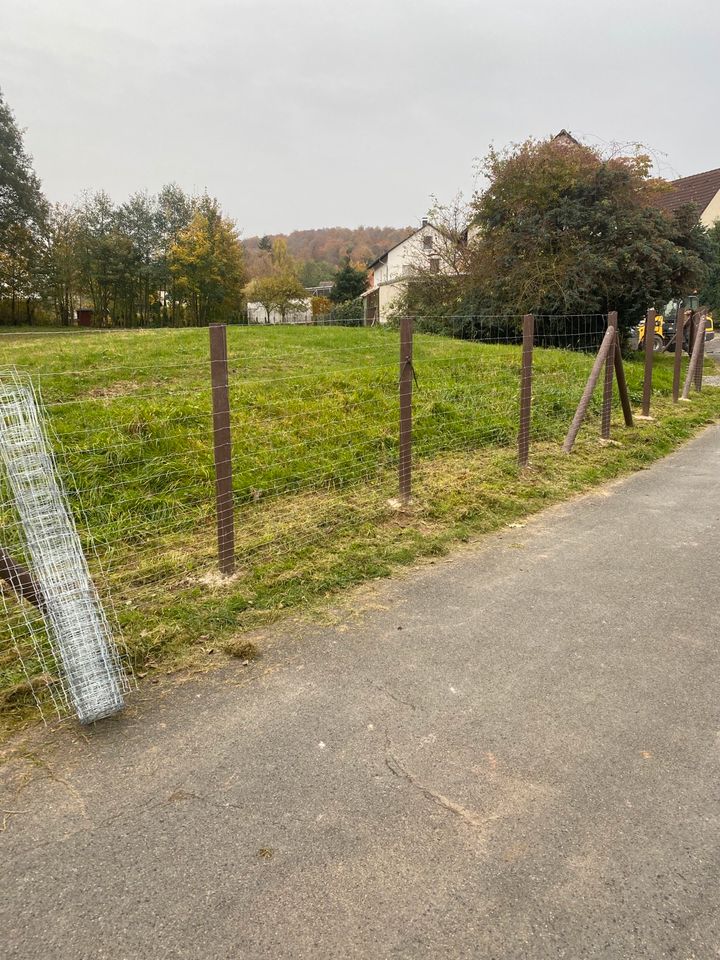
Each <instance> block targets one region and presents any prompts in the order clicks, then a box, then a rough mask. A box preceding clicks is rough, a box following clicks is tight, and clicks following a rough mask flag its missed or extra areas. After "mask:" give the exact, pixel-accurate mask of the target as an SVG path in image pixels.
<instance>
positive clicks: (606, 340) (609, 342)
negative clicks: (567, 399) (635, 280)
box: [563, 326, 615, 453]
mask: <svg viewBox="0 0 720 960" xmlns="http://www.w3.org/2000/svg"><path fill="white" fill-rule="evenodd" d="M614 341H615V327H610V326H609V327H608V328H607V330H606V331H605V336H604V337H603V341H602V343H601V344H600V349H599V350H598V352H597V356H596V357H595V362H594V363H593V366H592V370H591V371H590V376H589V377H588V381H587V383H586V384H585V389H584V390H583V395H582V397H581V398H580V403H579V404H578V406H577V410H576V411H575V416H574V417H573V421H572V423H571V424H570V429H569V430H568V433H567V436H566V437H565V442H564V443H563V450H564V451H565V453H570V451H571V450H572V448H573V444H574V443H575V438H576V437H577V435H578V430H579V429H580V425H581V424H582V422H583V420H584V419H585V414H586V413H587V408H588V406H589V405H590V398H591V397H592V395H593V391H594V390H595V387H596V385H597V382H598V380H599V378H600V371H601V370H602V367H603V364H604V363H605V361H606V360H607V358H608V356H609V354H610V350H611V349H612V346H613V343H614Z"/></svg>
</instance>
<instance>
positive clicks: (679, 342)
mask: <svg viewBox="0 0 720 960" xmlns="http://www.w3.org/2000/svg"><path fill="white" fill-rule="evenodd" d="M684 342H685V307H684V306H683V301H682V300H681V301H680V303H679V304H678V309H677V318H676V320H675V361H674V364H673V388H672V398H673V403H677V402H678V397H679V396H680V376H681V373H682V353H683V343H684Z"/></svg>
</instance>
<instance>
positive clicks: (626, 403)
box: [613, 326, 635, 427]
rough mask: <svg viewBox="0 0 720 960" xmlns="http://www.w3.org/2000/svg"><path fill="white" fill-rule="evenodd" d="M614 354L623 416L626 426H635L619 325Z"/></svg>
mask: <svg viewBox="0 0 720 960" xmlns="http://www.w3.org/2000/svg"><path fill="white" fill-rule="evenodd" d="M613 356H614V358H615V379H616V380H617V385H618V393H619V394H620V403H621V405H622V412H623V416H624V417H625V426H626V427H633V426H635V424H634V422H633V414H632V404H631V403H630V394H629V392H628V388H627V380H626V379H625V367H624V365H623V358H622V350H621V349H620V335H619V333H618V329H617V326H616V327H615V346H614V347H613Z"/></svg>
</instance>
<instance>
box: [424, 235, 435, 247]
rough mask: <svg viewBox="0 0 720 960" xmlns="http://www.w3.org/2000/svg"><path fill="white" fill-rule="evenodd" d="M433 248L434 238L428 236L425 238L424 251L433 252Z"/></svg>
mask: <svg viewBox="0 0 720 960" xmlns="http://www.w3.org/2000/svg"><path fill="white" fill-rule="evenodd" d="M432 248H433V238H432V236H430V234H426V235H425V236H424V237H423V249H424V250H432Z"/></svg>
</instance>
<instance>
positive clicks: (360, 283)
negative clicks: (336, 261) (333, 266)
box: [330, 259, 367, 303]
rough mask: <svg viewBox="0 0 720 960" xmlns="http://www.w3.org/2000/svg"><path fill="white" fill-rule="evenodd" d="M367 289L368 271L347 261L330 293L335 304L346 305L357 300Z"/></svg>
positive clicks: (336, 277) (336, 275)
mask: <svg viewBox="0 0 720 960" xmlns="http://www.w3.org/2000/svg"><path fill="white" fill-rule="evenodd" d="M366 287H367V270H362V269H360V268H358V267H354V266H353V265H352V264H351V263H350V260H349V259H346V260H345V262H344V263H343V265H342V267H341V268H340V269H339V270H338V272H337V273H336V274H335V283H334V284H333V288H332V290H331V292H330V299H331V300H332V301H333V303H344V302H345V301H346V300H357V298H358V297H359V296H360V295H361V294H362V293H364V292H365V289H366Z"/></svg>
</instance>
